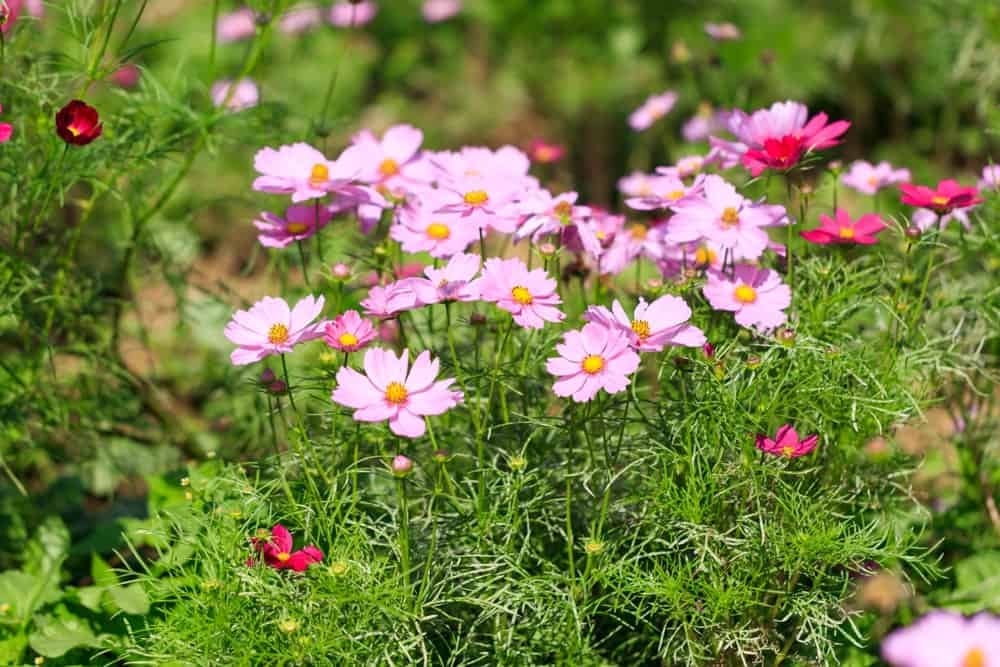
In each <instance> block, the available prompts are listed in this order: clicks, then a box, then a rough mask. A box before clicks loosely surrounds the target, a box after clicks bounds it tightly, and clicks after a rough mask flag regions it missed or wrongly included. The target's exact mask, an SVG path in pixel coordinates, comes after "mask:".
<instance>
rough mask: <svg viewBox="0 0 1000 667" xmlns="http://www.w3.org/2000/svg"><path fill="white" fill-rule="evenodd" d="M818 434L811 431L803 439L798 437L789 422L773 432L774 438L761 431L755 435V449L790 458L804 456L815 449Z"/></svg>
mask: <svg viewBox="0 0 1000 667" xmlns="http://www.w3.org/2000/svg"><path fill="white" fill-rule="evenodd" d="M818 442H819V436H818V435H816V434H815V433H813V434H812V435H810V436H807V437H805V438H803V439H799V434H798V433H797V432H796V431H795V427H794V426H792V425H791V424H785V425H784V426H782V427H781V428H779V429H778V432H777V433H775V434H774V440H772V439H771V438H769V437H767V436H766V435H764V434H763V433H760V434H758V435H757V449H759V450H760V451H762V452H764V453H765V454H771V455H773V456H784V457H786V458H790V459H797V458H799V457H800V456H805V455H806V454H808V453H809V452H811V451H812V450H814V449H816V444H817V443H818Z"/></svg>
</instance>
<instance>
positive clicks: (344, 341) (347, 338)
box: [337, 331, 358, 347]
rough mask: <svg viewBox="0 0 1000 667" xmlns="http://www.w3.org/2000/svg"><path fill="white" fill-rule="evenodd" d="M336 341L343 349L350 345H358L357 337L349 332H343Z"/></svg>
mask: <svg viewBox="0 0 1000 667" xmlns="http://www.w3.org/2000/svg"><path fill="white" fill-rule="evenodd" d="M337 340H338V341H339V342H340V344H341V345H343V346H344V347H350V346H351V345H357V344H358V337H357V336H355V335H354V334H352V333H351V332H350V331H345V332H344V333H342V334H340V336H339V337H338V338H337Z"/></svg>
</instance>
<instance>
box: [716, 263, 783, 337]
mask: <svg viewBox="0 0 1000 667" xmlns="http://www.w3.org/2000/svg"><path fill="white" fill-rule="evenodd" d="M734 273H735V275H734V277H733V278H730V277H729V276H727V275H726V274H724V273H721V272H718V271H710V272H709V273H708V282H706V283H705V286H704V287H703V288H702V293H703V294H704V295H705V298H706V299H708V302H709V304H711V306H712V308H715V309H716V310H728V311H731V312H733V313H734V314H735V317H736V322H737V323H739V324H740V325H742V326H744V327H753V328H756V329H761V330H768V329H773V328H774V327H777V326H781V325H782V324H784V323H785V321H786V320H787V319H788V316H787V315H785V312H784V310H785V308H787V307H788V306H789V305H791V303H792V290H791V289H790V288H789V287H788V285H786V284H784V283H783V282H781V277H780V276H779V275H778V274H777V272H775V271H772V270H771V269H764V268H760V267H757V266H751V265H747V264H743V265H738V266H737V267H736V269H735V272H734Z"/></svg>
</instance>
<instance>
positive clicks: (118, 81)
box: [108, 63, 142, 90]
mask: <svg viewBox="0 0 1000 667" xmlns="http://www.w3.org/2000/svg"><path fill="white" fill-rule="evenodd" d="M140 78H142V70H140V69H139V66H138V65H136V64H134V63H127V64H125V65H122V66H121V67H119V68H118V69H116V70H115V71H114V72H113V73H112V74H111V76H109V77H108V79H109V80H110V81H111V82H112V83H113V84H115V85H116V86H118V87H119V88H123V89H125V90H132V89H133V88H135V87H136V86H138V85H139V79H140Z"/></svg>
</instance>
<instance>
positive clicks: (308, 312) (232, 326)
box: [225, 296, 323, 366]
mask: <svg viewBox="0 0 1000 667" xmlns="http://www.w3.org/2000/svg"><path fill="white" fill-rule="evenodd" d="M322 310H323V297H322V296H320V297H313V296H306V297H303V298H302V299H301V300H300V301H299V302H298V303H296V304H295V308H292V309H289V308H288V304H287V303H286V302H285V300H284V299H278V298H275V297H270V296H266V297H264V298H263V299H261V300H260V301H258V302H257V303H255V304H254V305H253V307H252V308H250V310H238V311H236V313H235V314H234V315H233V319H232V320H231V321H230V322H229V324H227V325H226V330H225V335H226V338H228V339H229V340H230V341H231V342H233V343H235V344H236V345H238V346H239V347H237V348H236V349H235V350H233V353H232V355H231V357H230V358H231V359H232V362H233V364H235V365H237V366H243V365H245V364H252V363H253V362H255V361H260V360H261V359H263V358H264V357H268V356H270V355H272V354H284V353H285V352H291V351H292V348H293V347H295V346H296V345H298V344H299V343H304V342H306V341H310V340H313V339H315V338H319V337H320V336H322V335H323V323H322V322H313V320H315V319H316V317H318V316H319V314H320V311H322Z"/></svg>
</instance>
